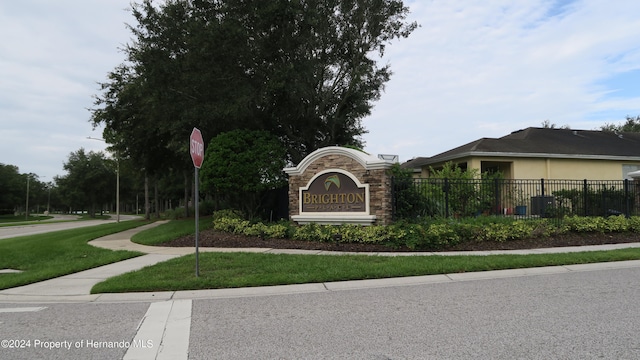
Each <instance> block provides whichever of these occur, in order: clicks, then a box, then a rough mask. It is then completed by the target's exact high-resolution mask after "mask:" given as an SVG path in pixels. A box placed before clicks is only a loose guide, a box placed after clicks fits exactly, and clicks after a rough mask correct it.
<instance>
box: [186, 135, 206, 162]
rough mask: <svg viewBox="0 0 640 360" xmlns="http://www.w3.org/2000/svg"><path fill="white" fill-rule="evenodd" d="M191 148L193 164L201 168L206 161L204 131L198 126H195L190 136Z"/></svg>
mask: <svg viewBox="0 0 640 360" xmlns="http://www.w3.org/2000/svg"><path fill="white" fill-rule="evenodd" d="M189 148H190V149H191V160H193V166H195V167H197V168H198V169H200V167H201V166H202V162H203V161H204V140H202V133H201V132H200V130H198V129H196V128H193V131H192V132H191V136H190V137H189Z"/></svg>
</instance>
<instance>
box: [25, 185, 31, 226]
mask: <svg viewBox="0 0 640 360" xmlns="http://www.w3.org/2000/svg"><path fill="white" fill-rule="evenodd" d="M29 177H30V175H29V174H27V203H26V205H25V208H24V219H25V220H29Z"/></svg>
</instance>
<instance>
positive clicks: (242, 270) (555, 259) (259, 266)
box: [91, 248, 640, 293]
mask: <svg viewBox="0 0 640 360" xmlns="http://www.w3.org/2000/svg"><path fill="white" fill-rule="evenodd" d="M638 259H640V249H637V248H632V249H621V250H612V251H593V252H579V253H564V254H535V255H488V256H441V255H434V256H397V257H388V256H367V255H339V256H333V255H281V254H255V253H203V254H200V259H199V261H200V277H198V278H196V277H195V256H194V255H188V256H183V257H180V258H177V259H172V260H169V261H166V262H163V263H159V264H156V265H154V266H150V267H147V268H144V269H141V270H138V271H134V272H130V273H127V274H123V275H120V276H117V277H113V278H110V279H108V280H106V281H104V282H101V283H99V284H96V285H95V286H94V287H93V289H92V291H91V292H92V293H108V292H139V291H142V292H146V291H175V290H199V289H220V288H237V287H253V286H269V285H285V284H302V283H318V282H330V281H344V280H361V279H379V278H392V277H404V276H419V275H434V274H448V273H462V272H475V271H488V270H501V269H518V268H531V267H541V266H554V265H570V264H587V263H597V262H610V261H624V260H638Z"/></svg>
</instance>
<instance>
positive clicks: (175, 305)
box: [123, 300, 192, 360]
mask: <svg viewBox="0 0 640 360" xmlns="http://www.w3.org/2000/svg"><path fill="white" fill-rule="evenodd" d="M191 303H192V301H191V300H175V301H174V300H171V301H163V302H156V303H152V304H151V305H149V309H147V313H146V314H145V315H144V318H143V319H142V321H141V323H140V325H139V326H138V332H137V334H136V336H135V337H134V339H133V341H132V342H131V343H132V346H131V347H130V348H129V349H128V350H127V353H126V354H125V355H124V358H123V360H133V359H139V360H146V359H185V360H186V359H188V357H189V335H190V330H191ZM151 344H152V347H149V346H148V345H151Z"/></svg>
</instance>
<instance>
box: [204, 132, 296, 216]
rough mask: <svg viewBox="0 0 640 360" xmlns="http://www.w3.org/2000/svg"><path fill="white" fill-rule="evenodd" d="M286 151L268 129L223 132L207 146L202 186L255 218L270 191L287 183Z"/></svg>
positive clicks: (231, 205) (231, 206) (232, 206)
mask: <svg viewBox="0 0 640 360" xmlns="http://www.w3.org/2000/svg"><path fill="white" fill-rule="evenodd" d="M285 152H286V150H285V149H284V147H283V146H282V144H281V143H280V142H279V141H278V139H277V138H275V137H274V136H273V135H271V134H270V133H268V132H266V131H247V130H234V131H230V132H226V133H223V134H220V135H218V136H216V137H215V138H213V139H212V140H211V143H210V144H209V146H208V147H207V151H206V155H205V161H204V163H203V165H202V169H201V172H200V177H201V179H202V189H203V190H205V191H208V192H209V193H211V194H215V195H216V198H217V199H219V200H222V201H224V202H225V203H226V204H228V205H229V206H228V207H230V208H236V209H238V210H242V211H243V212H244V213H245V214H246V215H247V216H248V217H250V218H253V217H255V216H256V214H257V212H258V210H260V207H261V205H262V199H263V198H264V197H265V195H266V193H267V192H268V191H269V190H273V189H277V188H279V187H282V186H283V185H285V184H286V177H285V175H284V172H283V171H282V169H283V168H284V166H285Z"/></svg>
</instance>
